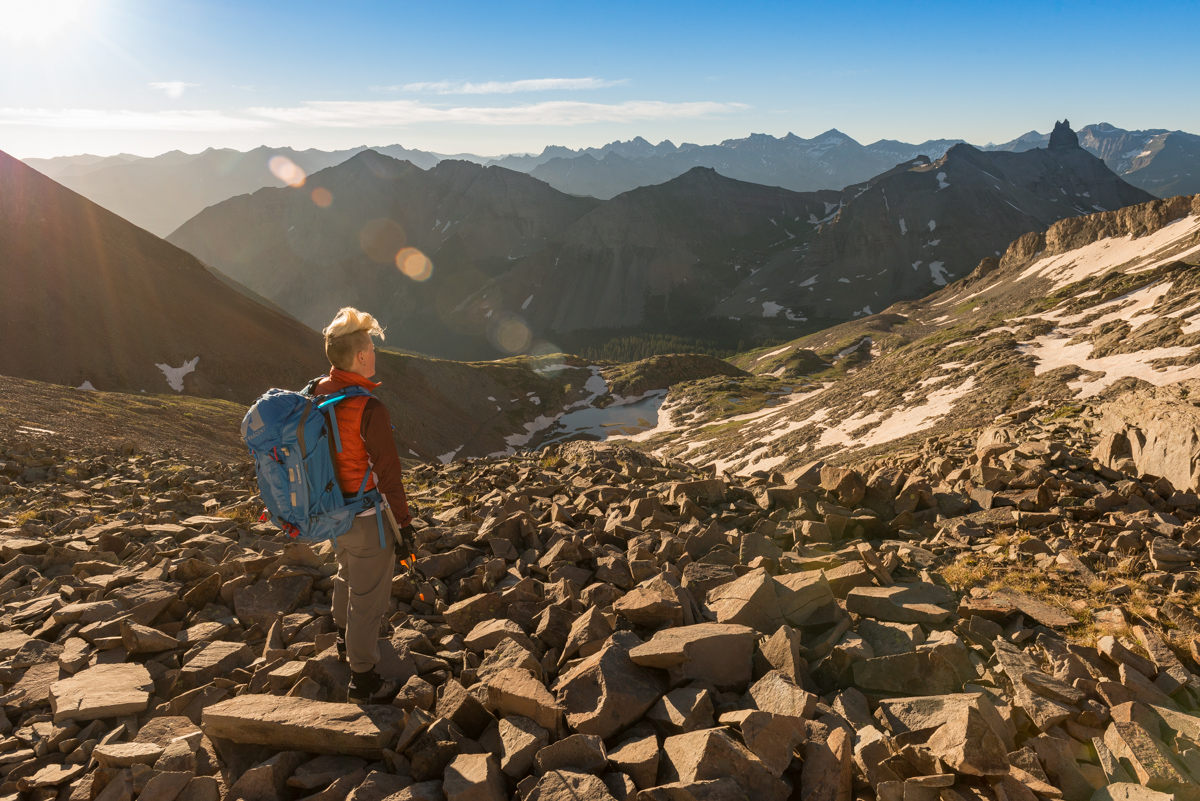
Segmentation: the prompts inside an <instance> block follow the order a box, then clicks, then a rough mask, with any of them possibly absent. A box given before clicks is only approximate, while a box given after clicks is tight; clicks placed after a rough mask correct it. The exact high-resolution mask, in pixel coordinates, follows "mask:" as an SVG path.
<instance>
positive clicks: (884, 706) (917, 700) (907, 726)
mask: <svg viewBox="0 0 1200 801" xmlns="http://www.w3.org/2000/svg"><path fill="white" fill-rule="evenodd" d="M967 709H974V710H976V711H978V712H979V713H980V715H981V716H982V717H983V719H984V720H985V721H986V722H987V724H988V726H989V728H991V730H992V731H993V732H994V733H995V734H996V735H997V736H998V737H1000V740H1001V742H1002V743H1003V744H1004V750H1005V753H1011V752H1012V751H1015V750H1016V736H1017V729H1016V727H1015V726H1014V725H1013V723H1012V721H1011V720H1009V719H1007V718H1005V717H1004V716H1003V715H1001V714H1000V710H998V709H996V707H995V705H994V704H993V703H992V702H991V701H990V700H989V699H988V697H987V696H986V695H984V694H983V693H954V694H951V695H926V696H915V697H911V698H885V699H883V700H881V701H880V702H879V713H878V714H879V716H880V718H881V719H882V720H883V722H884V723H886V724H887V726H888V728H889V729H890V730H891V732H892V733H893V734H904V733H907V732H921V731H931V730H934V729H938V728H941V727H942V726H944V725H946V724H947V723H949V722H950V721H952V720H954V719H955V718H956V717H958V716H960V715H961V714H962V713H963V712H964V711H965V710H967Z"/></svg>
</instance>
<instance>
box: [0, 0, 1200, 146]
mask: <svg viewBox="0 0 1200 801" xmlns="http://www.w3.org/2000/svg"><path fill="white" fill-rule="evenodd" d="M1148 13H1152V14H1153V15H1154V17H1155V18H1156V19H1161V20H1163V21H1164V22H1169V24H1162V25H1153V24H1138V25H1121V24H1118V22H1119V21H1120V20H1121V19H1127V18H1135V17H1136V18H1137V19H1139V21H1144V20H1145V18H1146V15H1147V14H1148ZM0 16H2V18H3V19H4V23H5V24H4V25H3V26H0V45H2V46H0V150H4V151H6V152H8V153H10V154H12V155H15V156H17V157H20V158H30V157H38V158H48V157H54V156H67V155H76V154H82V153H88V154H94V155H102V156H104V155H113V154H117V153H122V152H124V153H130V154H134V155H139V156H152V155H159V154H161V153H165V152H169V151H172V150H182V151H184V152H188V153H196V152H200V151H203V150H205V149H207V148H209V147H214V148H233V149H237V150H243V151H245V150H251V149H253V148H255V147H258V146H261V145H263V144H264V143H265V142H271V143H272V145H271V146H276V147H277V146H287V147H292V148H295V149H298V150H305V149H309V148H317V149H321V150H344V149H348V148H352V147H358V146H361V145H363V143H364V142H377V143H388V144H392V143H399V144H402V145H403V146H405V147H408V148H412V149H417V150H426V151H433V152H437V153H443V154H455V153H472V154H478V155H485V156H491V155H502V154H509V153H540V152H541V151H542V150H543V148H545V147H546V146H548V145H562V146H565V147H570V148H573V149H578V148H580V147H599V146H601V145H603V144H607V143H609V142H612V141H615V140H628V139H631V138H633V137H635V136H641V137H643V138H645V139H647V140H649V141H651V142H655V143H657V142H659V141H661V140H663V139H670V140H671V141H672V142H675V143H676V144H680V143H682V142H693V143H697V144H712V143H717V142H721V141H724V140H726V139H738V138H743V137H745V136H747V135H749V134H750V133H751V132H757V133H768V134H771V135H773V136H783V135H785V134H787V133H788V132H794V133H796V135H798V136H801V137H804V138H811V137H813V136H816V135H817V134H819V133H822V132H824V131H826V130H829V129H830V128H836V129H838V130H841V131H843V132H845V133H846V134H847V135H849V136H852V137H854V138H855V139H856V140H857V141H859V142H861V143H863V144H870V143H871V142H874V141H877V140H879V139H896V140H901V141H906V142H913V143H920V142H923V141H926V140H928V139H963V140H965V141H968V142H972V143H976V144H986V143H988V142H1004V141H1008V140H1011V139H1014V138H1016V137H1017V136H1020V135H1021V134H1024V133H1026V132H1028V131H1030V130H1038V131H1047V130H1049V129H1050V128H1051V126H1052V124H1053V122H1054V121H1055V120H1061V119H1063V118H1067V119H1070V120H1071V121H1072V123H1073V124H1074V125H1076V126H1081V125H1084V124H1087V123H1095V122H1101V121H1103V122H1109V123H1111V124H1113V125H1115V126H1117V127H1120V128H1127V129H1131V130H1137V129H1146V128H1164V129H1168V130H1184V131H1189V132H1193V133H1196V132H1200V104H1198V103H1194V102H1181V100H1185V99H1186V98H1187V97H1191V96H1194V95H1195V94H1196V92H1195V89H1194V88H1193V86H1192V85H1191V83H1190V82H1189V80H1190V79H1189V76H1188V74H1187V72H1186V71H1184V70H1163V71H1158V72H1155V73H1153V74H1150V73H1148V72H1147V71H1146V68H1145V58H1144V55H1143V54H1144V53H1146V52H1154V53H1163V54H1164V55H1165V54H1170V53H1172V52H1177V53H1183V52H1187V51H1188V50H1189V49H1190V47H1191V42H1190V41H1189V40H1190V34H1189V33H1188V31H1193V30H1196V29H1197V28H1200V7H1198V6H1196V5H1195V4H1188V3H1178V2H1176V3H1170V2H1169V3H1165V4H1162V5H1158V6H1155V7H1154V8H1153V10H1152V11H1148V10H1147V9H1146V7H1144V6H1142V5H1134V4H1133V3H1130V2H1098V3H1089V4H1087V5H1084V4H1082V3H1072V2H1067V3H1061V4H1055V5H1053V6H1048V5H1046V4H1041V3H1036V2H1022V3H1012V4H1008V5H1007V6H1006V7H1005V8H1004V9H1002V10H999V11H997V10H995V9H984V8H975V7H964V6H961V4H953V3H939V2H924V3H918V4H900V3H888V2H876V3H855V4H849V5H845V4H844V5H840V6H838V7H836V8H832V7H825V6H818V5H811V6H806V5H801V4H785V3H764V2H759V3H745V4H741V5H739V6H738V7H737V8H736V9H735V10H730V9H729V8H727V7H725V6H722V5H718V4H716V3H711V2H709V3H704V2H701V3H698V4H697V3H691V4H687V5H684V4H675V3H665V4H655V5H654V6H651V7H645V6H642V5H635V4H632V3H622V2H616V3H612V4H609V5H607V6H605V9H604V13H603V14H594V13H591V12H590V11H589V10H588V9H580V8H574V7H564V8H560V7H557V6H552V5H548V4H545V3H523V4H520V5H506V6H505V7H503V8H497V7H494V6H493V5H490V4H483V3H460V4H455V5H447V4H441V5H438V6H436V7H430V6H406V5H401V4H396V3H387V2H383V1H382V0H355V1H353V2H346V3H342V4H339V5H338V6H336V7H331V6H329V5H328V4H325V3H320V2H315V0H304V1H302V2H295V3H287V4H285V3H280V2H274V0H270V1H267V0H257V1H255V2H244V3H235V2H232V1H231V0H194V2H191V3H188V4H175V3H172V4H161V3H154V2H151V0H41V2H38V3H36V4H33V3H28V2H25V1H24V0H0Z"/></svg>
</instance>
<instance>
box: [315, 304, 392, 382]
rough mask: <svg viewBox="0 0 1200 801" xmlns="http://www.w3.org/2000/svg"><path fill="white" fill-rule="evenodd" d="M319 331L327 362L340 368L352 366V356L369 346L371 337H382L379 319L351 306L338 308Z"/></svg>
mask: <svg viewBox="0 0 1200 801" xmlns="http://www.w3.org/2000/svg"><path fill="white" fill-rule="evenodd" d="M321 333H322V334H324V335H325V355H326V356H327V357H328V358H329V363H330V364H332V365H333V366H334V367H337V368H339V369H342V370H349V369H350V368H351V367H353V366H354V357H355V356H357V355H358V354H359V353H361V352H362V351H364V350H366V349H367V348H369V347H370V346H371V337H373V336H376V337H379V338H380V339H381V340H382V339H383V327H382V326H381V325H379V321H378V320H376V319H375V318H374V317H373V316H371V315H370V314H367V313H366V312H362V311H359V310H358V309H356V308H354V307H352V306H345V307H343V308H342V309H340V310H339V311H338V313H337V316H336V317H334V318H333V322H332V323H330V324H329V325H327V326H325V330H324V331H322V332H321Z"/></svg>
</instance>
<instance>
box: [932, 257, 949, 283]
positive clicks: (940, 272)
mask: <svg viewBox="0 0 1200 801" xmlns="http://www.w3.org/2000/svg"><path fill="white" fill-rule="evenodd" d="M945 263H946V262H944V261H934V262H930V263H929V275H930V277H931V278H933V283H935V284H937V285H938V286H945V285H946V270H945V268H944V267H943V266H942V265H944V264H945Z"/></svg>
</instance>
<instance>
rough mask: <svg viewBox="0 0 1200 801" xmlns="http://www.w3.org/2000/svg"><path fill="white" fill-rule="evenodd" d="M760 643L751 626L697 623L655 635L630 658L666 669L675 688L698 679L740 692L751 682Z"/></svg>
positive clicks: (756, 633)
mask: <svg viewBox="0 0 1200 801" xmlns="http://www.w3.org/2000/svg"><path fill="white" fill-rule="evenodd" d="M757 640H758V632H757V631H755V630H754V629H752V628H750V627H749V626H743V625H740V624H736V623H697V624H695V625H692V626H679V627H676V628H669V629H663V630H662V631H659V632H657V633H655V635H654V636H653V637H652V638H651V639H650V641H649V642H647V643H644V644H641V645H637V646H636V647H634V648H631V649H630V651H629V658H630V659H631V660H633V662H634V663H636V664H638V665H644V666H645V667H652V668H661V669H663V670H666V671H667V672H668V675H669V677H670V681H671V684H673V685H674V684H681V683H683V682H686V681H689V680H692V679H699V680H701V681H707V682H709V683H711V684H712V685H713V686H715V687H716V688H717V689H721V690H741V689H744V688H745V686H746V685H747V684H749V683H750V678H751V675H752V673H753V666H754V665H753V663H754V646H755V643H756V641H757ZM656 700H657V699H656Z"/></svg>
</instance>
